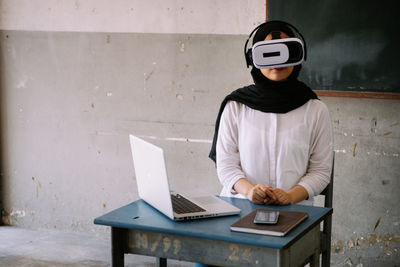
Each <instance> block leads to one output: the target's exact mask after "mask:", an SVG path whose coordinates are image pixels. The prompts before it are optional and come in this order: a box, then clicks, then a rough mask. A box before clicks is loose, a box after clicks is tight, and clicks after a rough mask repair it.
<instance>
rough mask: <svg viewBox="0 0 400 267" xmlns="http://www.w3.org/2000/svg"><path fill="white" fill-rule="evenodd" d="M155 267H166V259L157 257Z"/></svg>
mask: <svg viewBox="0 0 400 267" xmlns="http://www.w3.org/2000/svg"><path fill="white" fill-rule="evenodd" d="M156 267H167V259H166V258H158V257H157V261H156Z"/></svg>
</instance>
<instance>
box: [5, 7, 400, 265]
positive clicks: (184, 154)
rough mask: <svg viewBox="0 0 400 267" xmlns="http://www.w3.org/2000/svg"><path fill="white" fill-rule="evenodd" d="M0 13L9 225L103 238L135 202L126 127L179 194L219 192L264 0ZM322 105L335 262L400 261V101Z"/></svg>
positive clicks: (14, 9)
mask: <svg viewBox="0 0 400 267" xmlns="http://www.w3.org/2000/svg"><path fill="white" fill-rule="evenodd" d="M144 3H146V4H144ZM0 7H1V8H0V10H1V12H2V13H1V14H0V29H1V31H0V50H1V51H0V111H1V113H0V114H1V116H0V122H1V124H0V126H1V144H2V146H1V157H2V161H1V165H0V166H1V167H2V170H1V172H0V175H1V176H0V177H1V183H2V186H1V187H2V201H3V208H4V211H3V216H2V217H3V221H4V222H5V223H9V224H13V225H19V226H21V227H26V228H33V229H38V228H46V229H57V230H60V231H65V232H69V231H77V232H93V233H94V234H96V235H107V234H108V229H107V228H106V227H100V226H95V225H93V223H92V222H93V219H94V218H95V217H97V216H99V215H101V214H103V213H106V212H108V211H111V210H112V209H115V208H118V207H120V206H121V205H125V204H127V203H129V202H131V201H134V200H136V199H137V198H138V196H137V189H136V184H135V177H134V172H133V166H132V160H131V155H130V147H129V141H128V134H129V133H132V134H136V135H139V136H142V137H144V138H147V139H148V140H150V141H152V142H154V143H155V144H157V145H159V146H161V147H163V148H164V149H165V152H166V157H167V165H168V166H169V170H168V171H169V174H170V176H171V178H172V179H171V186H172V187H173V188H175V189H185V190H186V189H189V190H192V191H201V192H211V193H214V194H217V193H218V192H219V190H220V188H221V187H220V185H219V182H218V179H217V176H216V171H215V168H214V165H213V163H212V162H211V160H209V159H208V157H207V155H208V151H209V148H210V142H211V138H212V134H213V129H214V122H215V117H216V114H217V111H218V108H219V104H220V102H221V100H222V99H223V97H224V96H225V95H226V94H227V93H229V92H230V91H232V90H234V89H236V88H238V87H241V86H243V85H246V84H248V83H250V82H251V78H250V75H249V72H248V70H246V68H245V62H244V58H243V55H242V50H243V45H244V42H245V40H246V35H248V33H249V32H250V31H251V29H252V28H253V27H254V25H256V24H258V23H260V22H261V21H263V20H264V18H265V1H245V0H236V1H222V0H217V1H211V0H210V1H194V0H193V1H172V0H169V1H146V2H144V1H122V0H120V1H114V2H113V4H112V5H110V4H109V2H108V1H94V0H92V1H74V2H70V1H50V0H47V1H42V2H41V4H40V5H38V4H36V5H33V4H30V1H27V0H26V1H23V0H20V1H5V0H0ZM28 14H29V16H27V15H28ZM144 14H151V16H144ZM181 22H184V23H181ZM310 53H312V51H310ZM322 100H323V101H324V102H325V103H326V104H327V105H328V107H329V110H330V113H331V116H332V121H333V126H334V131H335V151H336V164H335V172H336V175H335V183H334V208H335V210H334V216H333V223H334V225H333V236H332V239H333V255H332V258H333V262H334V264H335V265H337V266H342V265H346V264H350V263H352V264H354V265H356V264H358V263H362V264H364V266H370V265H373V264H374V265H378V266H379V265H380V264H381V266H383V265H385V264H392V265H393V264H394V263H395V264H399V251H398V250H399V241H400V240H399V239H400V237H399V234H400V231H399V227H400V225H399V224H400V209H399V208H398V203H399V201H400V197H399V194H398V190H399V189H400V186H399V182H400V181H399V173H400V164H399V163H400V159H399V153H400V151H399V150H400V146H399V138H400V119H399V116H398V114H399V111H400V105H399V104H400V103H399V101H398V100H382V99H353V98H329V97H325V98H323V99H322ZM319 202H320V201H319ZM375 228H376V229H375ZM349 266H351V265H349Z"/></svg>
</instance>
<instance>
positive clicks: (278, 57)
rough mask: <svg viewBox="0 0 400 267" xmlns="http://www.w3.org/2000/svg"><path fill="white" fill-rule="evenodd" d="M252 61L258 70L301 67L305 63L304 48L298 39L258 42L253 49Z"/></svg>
mask: <svg viewBox="0 0 400 267" xmlns="http://www.w3.org/2000/svg"><path fill="white" fill-rule="evenodd" d="M252 60H253V65H254V66H255V67H256V68H257V69H271V68H283V67H288V66H295V65H299V64H301V63H302V62H303V61H304V46H303V43H302V42H301V40H300V39H298V38H285V39H275V40H268V41H261V42H257V43H255V44H254V45H253V47H252Z"/></svg>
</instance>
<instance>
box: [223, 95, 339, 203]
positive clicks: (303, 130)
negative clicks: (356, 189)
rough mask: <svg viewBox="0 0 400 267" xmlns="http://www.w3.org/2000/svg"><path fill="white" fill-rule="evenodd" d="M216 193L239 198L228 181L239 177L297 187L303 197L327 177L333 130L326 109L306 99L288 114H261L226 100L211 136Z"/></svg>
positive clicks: (315, 191)
mask: <svg viewBox="0 0 400 267" xmlns="http://www.w3.org/2000/svg"><path fill="white" fill-rule="evenodd" d="M216 150H217V172H218V178H219V180H220V182H221V184H222V186H223V189H222V192H221V195H222V196H229V197H240V198H245V197H244V196H243V195H241V194H239V193H237V192H236V191H235V190H234V189H233V185H234V184H235V183H236V182H237V181H238V180H239V179H240V178H245V179H247V180H248V181H249V182H250V183H252V184H253V185H256V184H265V185H269V186H272V187H277V188H281V189H283V190H285V191H287V190H290V189H291V188H293V187H294V186H296V185H301V186H303V187H304V188H305V189H306V190H307V192H308V196H309V198H308V199H309V201H305V202H303V203H302V204H312V200H313V197H314V196H316V195H318V194H320V193H321V192H322V190H323V189H324V188H325V187H326V185H327V184H328V183H329V181H330V173H331V168H332V157H333V132H332V124H331V119H330V116H329V111H328V108H327V107H326V105H325V104H324V103H323V102H322V101H319V100H309V101H308V102H307V103H305V104H304V105H303V106H301V107H299V108H297V109H295V110H292V111H290V112H288V113H284V114H278V113H265V112H261V111H258V110H255V109H252V108H249V107H248V106H246V105H244V104H241V103H238V102H235V101H230V102H228V103H227V104H226V106H225V108H224V111H223V113H222V115H221V121H220V125H219V132H218V140H217V147H216Z"/></svg>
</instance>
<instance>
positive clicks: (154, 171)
mask: <svg viewBox="0 0 400 267" xmlns="http://www.w3.org/2000/svg"><path fill="white" fill-rule="evenodd" d="M129 139H130V143H131V150H132V157H133V164H134V169H135V174H136V181H137V187H138V192H139V197H140V198H141V199H143V200H144V201H146V202H147V203H148V204H150V205H151V206H153V207H154V208H155V209H157V210H158V211H160V212H161V213H163V214H165V215H166V216H168V217H169V218H171V219H172V220H176V221H182V220H193V219H201V218H207V217H217V216H227V215H236V214H240V209H239V208H237V207H235V206H233V205H231V204H230V203H228V202H226V201H224V200H222V199H220V198H218V197H216V196H212V195H207V196H198V197H189V196H187V195H185V194H184V193H181V192H179V193H178V192H172V191H170V188H169V183H168V177H167V169H166V166H165V158H164V151H163V150H162V148H160V147H158V146H155V145H154V144H151V143H149V142H147V141H145V140H143V139H141V138H139V137H136V136H134V135H129Z"/></svg>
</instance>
